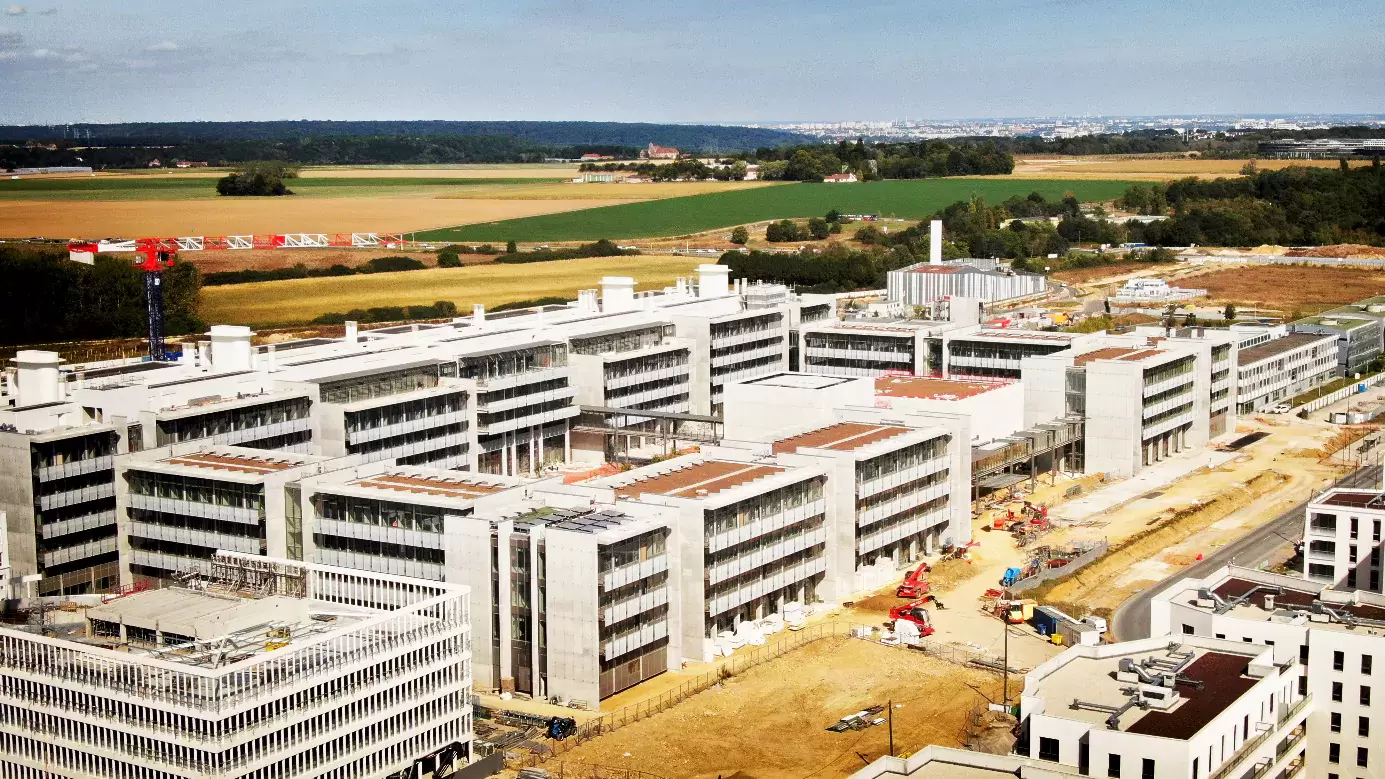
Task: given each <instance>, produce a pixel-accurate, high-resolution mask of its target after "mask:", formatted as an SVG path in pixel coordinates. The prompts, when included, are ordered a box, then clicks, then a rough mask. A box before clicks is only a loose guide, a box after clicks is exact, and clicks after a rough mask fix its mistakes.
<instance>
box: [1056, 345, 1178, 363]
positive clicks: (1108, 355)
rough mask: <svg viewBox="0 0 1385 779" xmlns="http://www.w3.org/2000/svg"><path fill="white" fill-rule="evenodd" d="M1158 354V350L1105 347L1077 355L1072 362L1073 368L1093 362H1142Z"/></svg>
mask: <svg viewBox="0 0 1385 779" xmlns="http://www.w3.org/2000/svg"><path fill="white" fill-rule="evenodd" d="M1156 354H1159V350H1158V349H1130V348H1127V347H1124V346H1106V347H1103V348H1101V349H1094V350H1092V351H1090V352H1085V353H1083V354H1079V355H1077V356H1076V357H1074V358H1073V360H1072V365H1073V367H1074V368H1077V367H1081V366H1083V365H1086V364H1087V363H1089V362H1092V361H1093V360H1130V361H1135V360H1143V359H1145V358H1146V357H1153V356H1154V355H1156Z"/></svg>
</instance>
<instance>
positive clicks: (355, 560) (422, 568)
mask: <svg viewBox="0 0 1385 779" xmlns="http://www.w3.org/2000/svg"><path fill="white" fill-rule="evenodd" d="M317 562H319V563H321V564H323V565H335V566H339V567H342V568H354V569H356V570H359V571H370V572H372V573H387V574H391V575H394V576H410V577H413V578H415V579H428V580H430V581H435V582H440V581H443V580H444V578H445V576H446V573H445V571H444V569H443V566H442V565H440V564H438V563H429V562H424V561H422V560H401V559H399V558H397V557H385V556H383V555H370V554H362V553H360V552H345V551H342V550H340V549H323V548H321V547H319V548H318V550H317Z"/></svg>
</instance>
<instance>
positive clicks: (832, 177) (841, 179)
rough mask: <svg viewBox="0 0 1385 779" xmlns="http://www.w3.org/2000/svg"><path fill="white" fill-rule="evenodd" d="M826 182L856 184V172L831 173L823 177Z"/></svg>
mask: <svg viewBox="0 0 1385 779" xmlns="http://www.w3.org/2000/svg"><path fill="white" fill-rule="evenodd" d="M822 182H823V183H824V184H855V183H856V174H855V173H829V174H828V175H826V176H823V177H822Z"/></svg>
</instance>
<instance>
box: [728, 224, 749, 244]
mask: <svg viewBox="0 0 1385 779" xmlns="http://www.w3.org/2000/svg"><path fill="white" fill-rule="evenodd" d="M749 241H750V231H749V230H747V229H745V228H744V227H737V228H736V229H734V230H732V231H731V243H734V244H738V245H740V246H744V245H745V244H746V243H748V242H749Z"/></svg>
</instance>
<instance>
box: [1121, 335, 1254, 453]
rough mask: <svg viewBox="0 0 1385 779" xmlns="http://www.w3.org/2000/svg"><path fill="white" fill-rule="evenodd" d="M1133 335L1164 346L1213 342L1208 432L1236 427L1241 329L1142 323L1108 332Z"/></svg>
mask: <svg viewBox="0 0 1385 779" xmlns="http://www.w3.org/2000/svg"><path fill="white" fill-rule="evenodd" d="M1113 334H1119V335H1132V336H1142V337H1144V338H1146V339H1148V341H1147V342H1148V343H1151V344H1158V345H1164V346H1180V345H1186V346H1191V347H1194V348H1199V345H1200V344H1202V343H1207V344H1209V345H1210V346H1211V355H1210V361H1211V362H1210V365H1211V376H1210V377H1209V382H1208V395H1207V414H1208V436H1209V437H1211V438H1216V437H1217V436H1220V435H1223V434H1225V433H1229V432H1234V431H1235V430H1236V420H1237V413H1236V408H1237V403H1236V384H1237V382H1236V377H1235V375H1233V371H1235V370H1236V366H1237V363H1238V360H1239V349H1238V347H1239V346H1240V345H1241V341H1242V340H1243V336H1242V334H1241V332H1240V331H1239V330H1238V329H1231V328H1207V327H1158V326H1153V325H1140V326H1137V327H1133V328H1124V329H1121V330H1120V331H1119V332H1118V333H1116V332H1115V331H1111V332H1108V333H1107V334H1106V335H1107V336H1111V335H1113Z"/></svg>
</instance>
